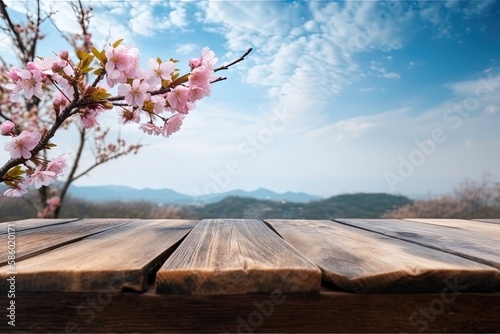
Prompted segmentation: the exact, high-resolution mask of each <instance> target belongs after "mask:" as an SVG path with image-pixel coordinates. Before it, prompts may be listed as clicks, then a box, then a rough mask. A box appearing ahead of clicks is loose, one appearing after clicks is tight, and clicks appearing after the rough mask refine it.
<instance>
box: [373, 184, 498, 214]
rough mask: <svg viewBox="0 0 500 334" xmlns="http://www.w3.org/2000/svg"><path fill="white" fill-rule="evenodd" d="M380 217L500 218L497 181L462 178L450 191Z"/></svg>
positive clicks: (404, 206)
mask: <svg viewBox="0 0 500 334" xmlns="http://www.w3.org/2000/svg"><path fill="white" fill-rule="evenodd" d="M382 217H383V218H462V219H470V218H500V183H490V182H488V178H487V176H485V177H483V179H482V181H472V180H465V181H463V182H462V183H461V184H460V185H459V186H458V187H457V188H455V189H454V191H453V192H452V193H451V194H447V195H444V196H440V197H437V198H432V199H428V200H425V201H414V202H412V203H409V204H407V205H403V206H401V207H398V208H396V209H394V210H391V211H389V212H386V213H385V214H384V215H382Z"/></svg>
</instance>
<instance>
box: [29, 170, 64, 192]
mask: <svg viewBox="0 0 500 334" xmlns="http://www.w3.org/2000/svg"><path fill="white" fill-rule="evenodd" d="M56 180H57V176H56V173H54V172H53V171H50V170H45V169H44V167H43V166H38V167H37V168H36V169H35V171H34V172H33V173H32V174H31V175H30V176H29V178H28V181H29V184H35V188H36V189H40V187H42V186H48V185H50V184H51V183H52V182H54V181H56Z"/></svg>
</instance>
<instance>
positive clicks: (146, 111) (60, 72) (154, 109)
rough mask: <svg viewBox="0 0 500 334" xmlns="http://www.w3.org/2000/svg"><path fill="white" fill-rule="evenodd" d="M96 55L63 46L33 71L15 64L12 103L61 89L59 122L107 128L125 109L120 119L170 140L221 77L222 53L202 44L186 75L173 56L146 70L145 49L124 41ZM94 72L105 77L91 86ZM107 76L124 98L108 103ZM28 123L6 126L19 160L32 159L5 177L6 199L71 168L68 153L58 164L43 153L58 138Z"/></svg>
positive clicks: (32, 65)
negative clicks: (109, 114) (110, 112)
mask: <svg viewBox="0 0 500 334" xmlns="http://www.w3.org/2000/svg"><path fill="white" fill-rule="evenodd" d="M92 53H93V54H90V53H85V52H82V51H79V53H78V57H79V59H80V61H79V63H77V64H76V63H73V62H72V61H71V60H70V59H69V54H68V51H65V50H63V51H61V52H60V53H59V54H58V55H57V56H56V57H55V59H48V58H37V59H35V60H34V61H32V62H29V63H28V64H27V68H26V69H20V68H17V67H13V68H11V69H10V70H9V72H8V73H7V75H8V76H9V78H10V79H11V80H12V83H9V84H8V85H7V88H9V89H10V90H11V91H12V94H11V101H12V102H17V101H18V100H19V97H20V96H23V97H24V98H26V99H31V98H33V97H36V98H39V99H42V98H43V95H44V90H47V89H49V88H51V87H55V88H56V89H57V90H56V91H55V94H54V95H53V100H52V106H53V110H54V113H53V114H54V116H53V117H54V118H53V119H54V120H55V119H57V118H59V124H61V123H63V122H64V121H65V120H66V119H67V118H69V117H71V116H73V115H78V117H79V119H80V125H81V126H82V127H84V128H86V129H91V128H94V127H95V126H97V125H99V123H98V117H99V115H101V114H102V113H104V112H105V111H106V110H107V109H112V108H118V114H119V122H120V123H122V124H126V123H138V124H139V129H140V130H142V131H143V132H144V133H147V134H149V135H154V136H158V135H163V136H164V137H169V136H171V135H172V134H173V133H175V132H177V131H179V129H180V128H181V126H182V122H183V120H184V118H185V116H186V115H187V114H188V113H189V111H191V110H192V109H193V108H194V107H195V105H196V101H198V100H200V99H202V98H204V97H206V96H209V95H210V93H211V83H212V82H213V81H214V80H216V77H215V76H214V65H215V63H216V62H217V58H216V57H215V54H214V52H213V51H212V50H210V49H209V48H208V47H205V48H203V49H202V51H201V55H200V57H199V58H192V59H190V60H189V66H190V68H191V71H190V73H188V74H187V75H184V76H179V73H178V70H177V69H176V68H175V63H174V61H172V60H169V61H162V60H161V59H159V58H157V59H150V60H149V61H148V68H147V69H146V70H143V69H141V68H140V59H139V50H138V49H137V48H133V47H127V46H125V45H123V44H121V40H119V41H117V42H116V43H114V44H113V45H109V46H108V47H107V48H106V49H105V50H103V51H99V50H97V49H95V48H94V49H93V51H92ZM94 58H97V59H98V60H99V61H100V68H92V67H90V66H91V64H92V62H93V61H94ZM94 63H95V62H94ZM94 70H96V71H95V72H94V73H95V74H96V75H98V77H97V79H96V81H95V82H94V83H93V84H92V85H91V86H90V85H87V84H86V83H85V82H84V81H82V79H83V75H84V74H85V73H89V72H90V71H94ZM103 79H106V80H105V82H106V83H107V86H108V88H113V87H114V86H117V91H118V94H119V95H118V96H115V97H113V98H109V100H108V97H109V96H110V95H111V94H110V93H108V90H107V88H106V87H105V86H104V85H103V83H104V81H103ZM68 106H71V108H68ZM143 118H144V119H145V120H144V121H143V120H142V119H143ZM22 126H23V125H22V124H17V125H16V124H14V123H13V122H11V121H5V122H3V123H1V124H0V132H1V134H2V135H4V136H10V137H12V140H11V141H10V142H7V143H5V145H4V148H5V150H6V151H8V152H9V153H10V157H11V159H23V160H24V167H23V168H24V169H23V170H22V171H21V172H20V171H19V170H18V169H16V170H12V173H13V174H12V175H9V173H7V174H5V175H3V176H2V175H0V176H1V177H3V180H5V181H6V183H7V184H8V185H9V187H10V188H9V189H8V190H7V191H6V192H5V193H4V196H9V197H13V196H21V195H23V194H24V193H26V191H27V190H26V187H27V186H29V185H34V187H35V188H40V187H42V186H48V185H49V184H51V183H52V182H54V181H55V180H57V177H58V176H59V175H60V174H61V173H62V172H63V170H64V169H65V167H66V159H67V155H62V156H59V157H58V158H56V159H54V160H52V161H48V160H45V159H41V158H39V157H37V156H36V155H37V153H38V152H39V151H40V150H41V149H42V148H44V149H45V148H46V147H47V146H46V144H48V140H49V139H50V138H49V137H47V138H45V139H44V138H43V137H44V136H42V133H45V132H44V131H43V130H41V131H37V130H33V129H30V131H28V130H23V129H22V128H21V127H22ZM59 126H60V125H59ZM44 140H45V141H44ZM20 173H21V174H25V177H21V176H20Z"/></svg>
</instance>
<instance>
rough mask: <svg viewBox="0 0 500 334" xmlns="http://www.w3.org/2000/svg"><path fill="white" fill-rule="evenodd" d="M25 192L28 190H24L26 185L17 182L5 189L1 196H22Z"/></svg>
mask: <svg viewBox="0 0 500 334" xmlns="http://www.w3.org/2000/svg"><path fill="white" fill-rule="evenodd" d="M27 192H28V190H26V185H25V184H24V183H21V182H19V183H17V184H16V185H14V186H12V187H10V188H9V189H7V190H5V192H4V193H3V196H5V197H22V196H23V195H24V194H26V193H27Z"/></svg>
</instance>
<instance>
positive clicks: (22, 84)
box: [7, 69, 45, 102]
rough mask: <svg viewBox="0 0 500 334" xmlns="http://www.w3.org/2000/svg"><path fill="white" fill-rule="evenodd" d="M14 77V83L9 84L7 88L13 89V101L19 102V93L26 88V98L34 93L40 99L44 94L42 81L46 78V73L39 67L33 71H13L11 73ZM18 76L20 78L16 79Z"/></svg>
mask: <svg viewBox="0 0 500 334" xmlns="http://www.w3.org/2000/svg"><path fill="white" fill-rule="evenodd" d="M9 76H10V78H11V79H13V81H14V84H9V85H7V88H8V89H10V90H12V94H11V97H10V100H11V101H12V102H17V101H18V99H19V94H20V93H21V91H23V90H24V97H25V98H26V99H31V98H32V97H33V95H35V96H36V97H38V98H39V99H40V98H42V96H43V90H42V81H43V80H44V79H45V78H44V74H43V73H42V72H40V71H39V70H37V69H34V70H33V71H29V70H20V71H13V72H12V73H11V74H10V75H9ZM14 78H18V80H14Z"/></svg>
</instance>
